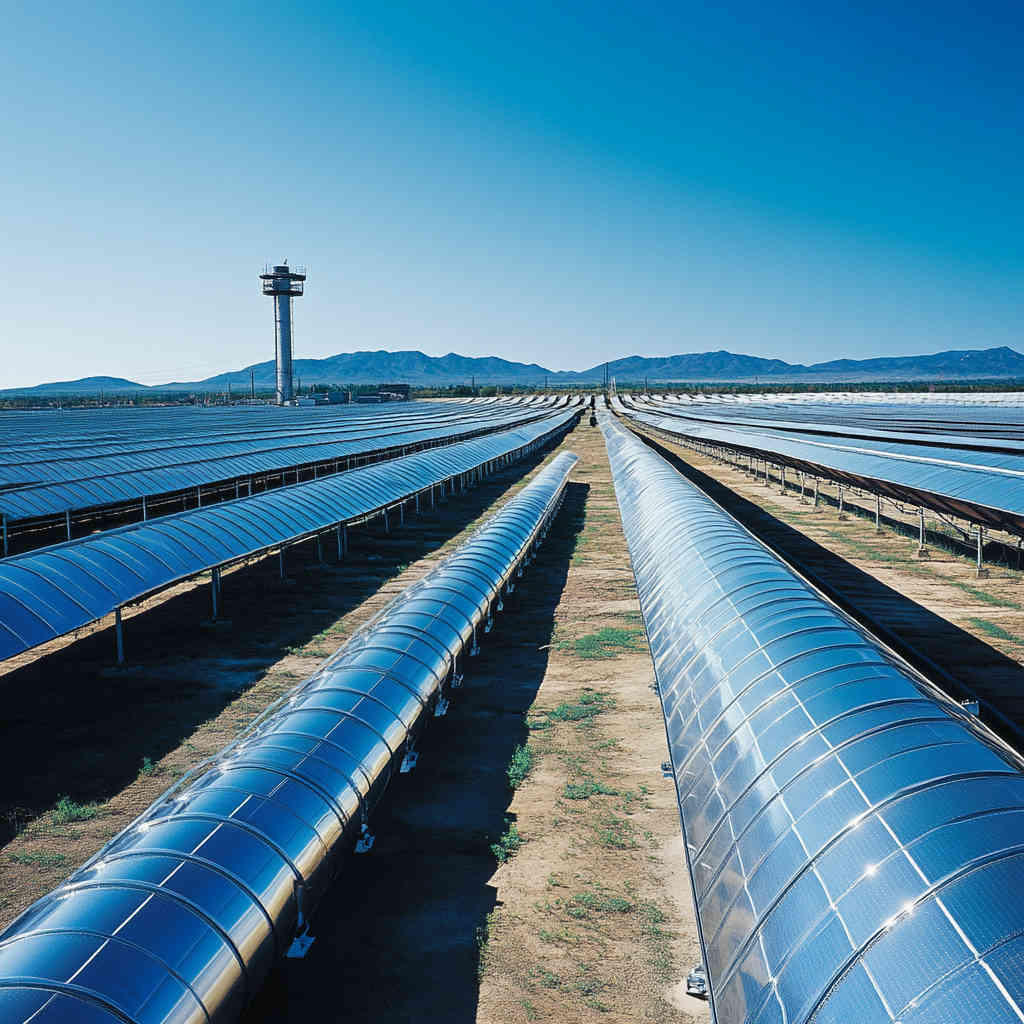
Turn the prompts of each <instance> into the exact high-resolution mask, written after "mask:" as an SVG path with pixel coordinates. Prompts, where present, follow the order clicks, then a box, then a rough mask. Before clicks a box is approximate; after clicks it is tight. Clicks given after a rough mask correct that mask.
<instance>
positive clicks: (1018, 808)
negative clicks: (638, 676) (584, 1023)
mask: <svg viewBox="0 0 1024 1024" xmlns="http://www.w3.org/2000/svg"><path fill="white" fill-rule="evenodd" d="M602 428H603V430H604V433H605V438H606V441H607V445H608V450H609V453H610V457H611V464H612V471H613V477H614V482H615V489H616V494H617V497H618V500H619V505H620V508H621V511H622V519H623V525H624V528H625V533H626V538H627V541H628V544H629V549H630V554H631V558H632V562H633V570H634V573H635V576H636V580H637V588H638V591H639V595H640V600H641V607H642V611H643V617H644V623H645V627H646V630H647V635H648V639H649V642H650V646H651V653H652V657H653V660H654V666H655V673H656V678H657V684H658V690H659V694H660V698H661V702H662V708H663V712H664V718H665V727H666V735H667V739H668V746H669V752H670V756H671V769H672V774H673V777H674V780H675V786H676V792H677V797H678V801H679V809H680V818H681V823H682V829H683V837H684V848H685V851H686V857H687V862H688V867H689V871H690V877H691V882H692V887H693V898H694V904H695V906H696V908H697V918H698V926H699V933H700V937H701V943H702V946H703V954H704V959H705V964H706V967H707V973H708V982H709V989H710V993H711V999H712V1008H713V1013H714V1015H715V1019H716V1021H717V1022H718V1024H740V1022H743V1024H807V1022H811V1021H813V1022H815V1024H852V1022H857V1024H876V1022H877V1024H883V1022H884V1024H894V1022H900V1024H950V1022H952V1021H961V1020H966V1019H970V1020H971V1022H972V1024H996V1022H999V1024H1002V1022H1013V1021H1018V1022H1019V1021H1022V1020H1024V970H1022V968H1021V964H1022V963H1024V910H1022V909H1021V906H1020V903H1019V901H1018V900H1016V899H1012V898H1011V899H1008V898H1007V895H1008V894H1010V893H1016V892H1019V891H1020V889H1021V887H1022V886H1024V773H1022V761H1021V758H1020V757H1019V755H1017V754H1016V753H1015V752H1014V751H1012V750H1011V749H1010V748H1009V747H1007V746H1006V745H1005V744H1004V743H1002V741H1000V740H999V739H998V738H997V737H995V736H994V735H993V734H992V733H991V732H990V731H989V730H988V729H987V728H986V727H985V726H984V725H983V724H982V723H981V722H980V721H979V720H978V719H977V718H976V717H975V716H973V715H971V714H970V713H968V712H967V711H966V710H965V709H964V708H962V707H960V706H959V705H958V704H956V703H955V702H953V701H952V700H950V699H949V698H948V697H947V696H946V695H945V694H943V693H942V692H941V691H939V690H938V689H936V688H935V687H934V686H933V685H932V684H931V683H930V682H929V681H928V680H927V679H925V678H924V677H923V676H921V675H920V674H919V673H918V672H916V671H915V670H914V669H913V668H912V667H910V666H909V665H908V664H906V663H905V662H904V661H903V660H902V659H901V658H899V657H898V656H897V655H896V654H894V653H893V652H892V651H891V650H889V649H888V648H886V647H885V646H884V645H883V644H882V643H881V642H880V641H878V640H877V639H876V638H875V637H873V636H872V635H871V634H870V633H868V632H867V631H866V630H865V629H863V628H862V627H861V626H859V625H858V624H857V623H855V622H854V621H852V620H851V619H850V618H849V617H848V616H846V615H845V614H844V613H843V612H841V611H840V610H839V609H838V608H836V607H835V606H834V605H833V604H832V603H831V602H829V601H828V600H827V599H826V598H824V597H823V596H822V595H821V594H820V593H819V592H818V591H817V590H815V589H814V588H813V587H812V586H811V585H810V584H809V583H808V582H807V581H806V580H804V579H803V578H802V577H800V576H799V575H798V574H797V573H795V572H793V571H792V570H791V569H790V568H788V567H787V566H786V565H784V564H783V563H782V562H781V561H780V560H779V559H778V558H777V557H776V556H775V555H774V554H773V553H772V552H771V551H770V550H769V549H767V548H766V547H765V546H764V545H763V544H762V543H761V542H760V541H758V540H757V539H756V538H755V537H753V536H752V535H751V534H750V533H749V532H748V531H747V530H745V529H744V528H743V527H742V526H740V524H739V523H737V522H736V521H735V520H734V519H733V518H732V517H731V516H730V515H728V514H727V513H726V512H725V511H724V510H723V509H722V508H720V507H719V506H718V505H716V504H715V503H714V502H713V501H712V500H711V499H710V498H708V497H707V496H706V495H705V494H703V492H701V491H700V490H699V489H697V488H696V487H695V486H693V485H692V484H690V483H689V482H688V481H686V480H685V479H684V478H683V477H682V476H680V475H679V474H678V473H677V472H676V471H675V470H674V469H672V468H671V467H670V466H669V465H668V463H667V462H665V460H663V459H662V458H660V457H659V456H658V455H657V454H655V453H654V452H653V451H652V450H651V449H650V448H649V447H648V446H647V445H645V444H644V443H643V442H642V441H640V440H639V439H638V438H637V437H635V436H634V435H633V434H631V433H629V432H628V431H626V430H625V429H624V428H623V427H622V426H621V425H620V424H618V423H616V422H615V421H614V420H613V419H612V417H610V416H609V415H608V414H606V413H602Z"/></svg>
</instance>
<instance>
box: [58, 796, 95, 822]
mask: <svg viewBox="0 0 1024 1024" xmlns="http://www.w3.org/2000/svg"><path fill="white" fill-rule="evenodd" d="M99 812H100V808H99V804H79V803H76V802H75V801H74V800H72V799H71V797H69V796H62V797H61V798H60V799H59V800H58V801H57V806H56V807H54V809H53V810H52V811H50V819H51V820H52V821H53V823H54V825H67V824H68V823H69V822H72V821H88V820H89V819H90V818H95V817H96V815H97V814H99Z"/></svg>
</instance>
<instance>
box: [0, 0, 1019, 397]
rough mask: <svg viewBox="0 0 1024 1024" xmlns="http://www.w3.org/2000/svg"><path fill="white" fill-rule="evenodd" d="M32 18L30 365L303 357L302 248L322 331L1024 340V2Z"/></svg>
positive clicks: (9, 228) (9, 148)
mask: <svg viewBox="0 0 1024 1024" xmlns="http://www.w3.org/2000/svg"><path fill="white" fill-rule="evenodd" d="M277 12H282V13H281V14H278V13H277ZM0 14H2V16H3V25H4V32H3V34H2V36H0V58H2V59H0V87H2V88H3V90H4V95H5V96H6V97H7V101H6V103H5V117H4V124H3V127H2V129H0V189H2V191H0V197H2V200H0V235H2V237H3V238H4V240H5V243H6V244H5V245H4V249H3V254H2V256H0V260H2V264H3V267H2V272H3V275H4V278H5V280H6V281H7V282H8V283H9V287H8V290H7V291H6V294H5V299H4V307H5V313H6V315H5V317H4V320H3V326H2V328H0V329H2V331H3V352H4V361H3V372H2V373H0V387H4V386H17V385H23V384H31V383H36V382H38V381H40V380H50V379H55V378H73V377H79V376H84V375H88V374H93V373H105V374H112V375H117V376H125V377H130V378H132V379H136V380H141V381H143V382H146V383H157V382H161V381H166V380H170V379H193V378H196V377H201V376H205V375H207V374H210V373H213V372H216V371H220V370H223V369H229V368H235V367H239V366H243V365H246V364H248V363H251V362H256V361H259V360H262V359H266V358H270V357H271V356H272V354H273V322H272V315H271V310H270V303H269V300H265V299H263V298H262V297H261V296H260V295H259V292H258V287H257V286H258V282H257V278H256V275H257V274H258V272H259V270H260V268H261V266H262V264H263V263H264V262H267V261H276V260H279V259H282V258H289V259H290V260H291V261H292V262H293V263H305V264H306V265H307V266H308V267H309V270H310V277H309V282H308V291H307V296H306V297H305V298H303V299H301V300H299V303H298V305H297V309H296V355H298V356H314V357H315V356H323V355H330V354H333V353H335V352H339V351H348V350H353V349H365V348H387V349H399V348H418V349H422V350H423V351H425V352H428V353H430V354H434V355H437V354H442V353H444V352H448V351H457V352H461V353H464V354H467V355H500V356H504V357H506V358H510V359H521V360H524V361H537V362H540V363H542V364H544V365H547V366H549V367H551V368H553V369H563V368H573V369H578V368H583V367H587V366H590V365H593V364H595V363H597V362H599V361H602V360H604V359H608V358H616V357H618V356H622V355H630V354H641V355H668V354H673V353H677V352H691V351H701V350H705V349H717V348H728V349H730V350H732V351H738V352H747V353H751V354H755V355H764V356H775V357H780V358H784V359H788V360H791V361H802V362H808V361H815V360H819V359H826V358H835V357H843V356H852V357H860V356H863V357H868V356H876V355H886V354H892V355H894V354H909V353H915V352H931V351H939V350H941V349H944V348H954V347H956V348H982V347H988V346H992V345H1003V344H1008V345H1012V346H1014V347H1017V348H1024V344H1022V340H1021V339H1022V331H1024V305H1022V303H1021V301H1020V296H1021V282H1022V280H1024V278H1022V271H1024V247H1022V240H1024V198H1022V195H1021V180H1022V171H1024V167H1022V157H1024V131H1022V129H1024V112H1022V111H1024V104H1022V100H1024V71H1022V66H1024V61H1022V60H1021V57H1020V54H1021V53H1022V52H1024V46H1022V44H1024V15H1022V14H1021V11H1020V8H1019V6H1015V5H1011V4H981V5H974V9H970V8H968V7H967V6H966V5H960V4H946V3H942V2H933V3H929V4H927V5H926V4H923V3H921V4H917V3H907V2H904V3H901V4H891V3H886V4H884V5H883V4H877V5H872V4H858V5H856V6H854V5H849V6H847V5H845V4H842V5H840V4H821V3H790V2H787V0H779V2H777V3H775V4H764V3H760V2H759V3H746V2H744V3H737V2H732V3H728V2H726V3H718V4H714V5H705V4H689V3H680V2H676V3H664V4H654V3H633V4H628V5H627V4H622V5H610V4H601V3H588V4H582V3H581V4H574V3H567V4H562V5H560V6H559V7H558V8H557V9H555V8H554V7H553V5H550V4H540V3H537V4H532V3H526V4H515V3H512V4H508V3H506V4H501V5H498V4H480V3H460V2H455V3H449V4H445V5H437V4H430V5H428V4H405V5H392V4H381V3H379V2H378V3H372V4H371V3H365V4H362V3H353V4H342V5H336V4H318V3H315V2H311V3H308V4H306V5H296V6H294V7H293V8H291V9H288V8H287V7H286V6H285V5H269V6H267V5H252V4H245V5H243V4H237V5H229V4H220V3H207V4H202V5H199V4H185V5H157V4H148V5H139V4H108V5H97V6H93V5H85V4H74V5H70V4H69V5H64V4H60V3H55V4H48V5H42V6H40V5H34V6H31V7H30V5H28V4H17V5H14V4H7V3H6V2H4V0H0ZM11 282H16V284H15V286H14V287H10V283H11Z"/></svg>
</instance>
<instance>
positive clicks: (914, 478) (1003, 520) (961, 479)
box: [616, 401, 1024, 533]
mask: <svg viewBox="0 0 1024 1024" xmlns="http://www.w3.org/2000/svg"><path fill="white" fill-rule="evenodd" d="M616 408H617V411H621V412H622V413H623V414H625V415H627V416H629V417H630V418H631V419H633V420H635V421H636V422H637V423H638V424H640V425H642V426H644V427H646V428H648V429H650V430H652V431H654V432H656V433H660V434H661V435H662V436H674V437H677V438H683V439H687V440H691V441H703V442H707V443H709V444H713V445H720V446H725V447H729V448H733V449H736V450H740V451H743V452H745V453H751V454H756V455H757V456H759V457H767V458H769V459H771V460H775V461H777V462H780V463H786V464H787V465H790V466H793V467H795V468H797V469H799V470H804V471H806V472H809V473H813V474H817V475H821V476H825V477H831V478H833V479H837V480H841V481H846V482H848V483H851V484H853V485H855V486H862V487H867V488H870V489H873V490H876V491H878V492H880V493H882V494H884V495H886V496H889V497H893V498H896V499H898V500H904V501H908V502H912V503H915V504H922V505H924V506H926V507H928V508H932V509H935V510H936V511H939V512H944V513H946V514H949V515H955V516H962V517H964V518H968V519H973V520H975V521H978V522H981V523H983V524H985V525H987V526H992V527H998V528H1002V529H1006V530H1009V531H1011V532H1015V533H1024V450H1022V451H1015V450H1014V446H1017V445H1018V442H999V445H998V450H977V449H976V448H974V447H971V446H963V447H951V446H950V444H949V440H950V438H949V436H948V435H945V434H944V435H943V437H942V440H941V443H929V444H927V445H922V444H913V443H908V442H907V441H905V440H900V439H899V438H898V435H897V436H895V437H889V438H885V439H882V438H880V437H879V438H877V439H873V440H866V439H864V438H849V437H844V436H843V434H842V432H841V430H840V428H839V427H836V428H835V433H833V435H832V436H830V437H824V436H820V435H815V434H811V433H808V432H806V431H805V432H802V433H801V432H798V431H795V430H791V431H787V432H785V433H780V432H779V431H777V430H773V429H771V427H770V426H768V425H760V426H758V425H751V424H748V423H745V422H744V421H743V420H738V421H736V422H733V421H732V420H731V419H730V416H729V415H728V414H727V415H723V417H722V418H721V419H720V420H719V421H718V422H714V421H711V420H710V419H706V418H699V419H692V418H690V416H689V412H690V409H691V407H689V406H687V407H686V409H685V410H684V411H685V412H686V413H687V415H685V416H684V415H681V414H680V413H677V412H671V411H667V410H668V409H669V404H668V403H664V402H663V403H636V402H632V401H628V402H626V403H619V402H616ZM701 408H702V409H703V407H701ZM702 416H703V414H702ZM804 426H805V427H806V424H805V425H804ZM932 440H933V441H934V440H935V439H932ZM1008 443H1009V444H1010V445H1011V447H1010V448H1009V449H1007V448H1006V447H1005V445H1006V444H1008Z"/></svg>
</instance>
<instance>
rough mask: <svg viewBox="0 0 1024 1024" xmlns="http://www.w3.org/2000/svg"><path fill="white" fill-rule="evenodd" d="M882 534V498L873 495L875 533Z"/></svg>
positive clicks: (878, 495)
mask: <svg viewBox="0 0 1024 1024" xmlns="http://www.w3.org/2000/svg"><path fill="white" fill-rule="evenodd" d="M881 532H882V496H881V494H876V495H875V533H881Z"/></svg>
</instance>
